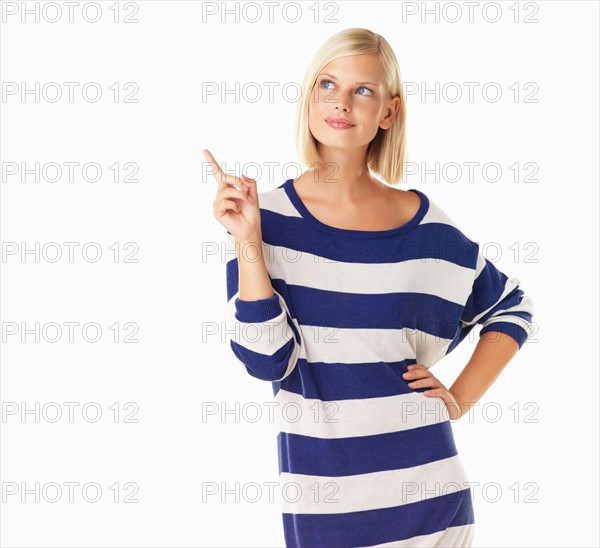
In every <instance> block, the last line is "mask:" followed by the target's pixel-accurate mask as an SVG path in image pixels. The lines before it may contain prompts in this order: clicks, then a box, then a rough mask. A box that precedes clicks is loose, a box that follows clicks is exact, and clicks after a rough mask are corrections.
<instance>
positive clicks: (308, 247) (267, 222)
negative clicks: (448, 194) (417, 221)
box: [261, 209, 478, 269]
mask: <svg viewBox="0 0 600 548" xmlns="http://www.w3.org/2000/svg"><path fill="white" fill-rule="evenodd" d="M261 223H262V224H263V241H264V242H265V243H267V244H270V245H274V246H281V247H285V248H288V250H286V252H285V253H286V255H285V257H284V260H286V258H287V260H288V261H290V262H293V260H294V259H293V258H294V256H301V253H310V254H313V255H317V256H319V257H322V258H323V259H324V260H330V261H340V262H347V263H356V262H360V263H398V262H402V261H409V260H414V259H425V258H430V259H440V260H445V261H449V262H452V263H454V264H457V265H460V266H463V267H465V268H471V269H475V267H476V266H477V249H478V245H477V243H475V242H472V241H471V240H469V239H468V238H467V237H466V236H464V235H463V234H462V233H461V232H460V231H459V230H457V229H456V228H454V227H453V226H451V225H447V224H444V223H426V224H423V225H419V226H417V227H415V228H414V229H413V230H412V231H410V232H409V233H408V234H406V235H405V236H402V235H400V236H397V237H395V238H375V239H373V240H369V243H368V245H365V244H364V242H363V245H361V246H360V248H357V242H356V241H355V240H349V239H346V238H343V237H342V236H340V235H338V234H326V235H324V234H323V232H321V231H320V230H318V229H316V228H315V227H314V226H313V225H311V224H309V223H307V222H306V221H304V220H303V219H302V218H301V217H288V216H286V215H282V214H280V213H276V212H274V211H270V210H268V209H263V210H261ZM282 227H285V230H282ZM279 260H281V257H280V258H279Z"/></svg>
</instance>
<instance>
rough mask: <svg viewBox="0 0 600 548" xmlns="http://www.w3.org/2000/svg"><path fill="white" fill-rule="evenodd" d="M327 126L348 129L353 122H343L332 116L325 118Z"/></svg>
mask: <svg viewBox="0 0 600 548" xmlns="http://www.w3.org/2000/svg"><path fill="white" fill-rule="evenodd" d="M325 121H326V122H327V124H328V125H329V126H331V127H332V128H334V129H350V128H351V127H354V125H353V124H349V123H348V122H344V121H342V120H334V119H332V118H330V119H328V120H325Z"/></svg>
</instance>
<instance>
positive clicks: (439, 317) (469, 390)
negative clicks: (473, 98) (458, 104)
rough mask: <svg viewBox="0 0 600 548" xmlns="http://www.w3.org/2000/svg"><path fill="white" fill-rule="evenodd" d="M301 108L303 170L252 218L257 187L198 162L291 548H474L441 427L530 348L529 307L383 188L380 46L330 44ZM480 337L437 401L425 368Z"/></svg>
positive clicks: (386, 97) (392, 71) (346, 38)
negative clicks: (272, 448) (269, 431)
mask: <svg viewBox="0 0 600 548" xmlns="http://www.w3.org/2000/svg"><path fill="white" fill-rule="evenodd" d="M302 91H303V93H302V98H301V100H300V101H299V103H298V111H297V135H298V148H299V153H300V157H301V160H302V161H303V163H305V164H306V165H308V166H309V169H308V171H306V172H304V173H302V175H300V177H298V178H297V179H295V180H292V179H289V180H287V181H285V182H284V183H282V184H281V185H280V186H278V187H277V188H274V189H271V190H269V191H268V192H265V193H261V195H260V207H259V195H258V192H257V187H256V181H255V180H253V179H248V178H247V177H245V176H242V177H236V176H233V175H227V174H225V173H223V172H222V171H221V169H220V168H219V166H218V164H217V162H216V160H215V159H214V157H213V156H212V155H211V154H210V153H209V152H208V151H205V156H206V158H207V160H208V161H209V162H210V163H211V164H212V165H213V168H214V170H215V171H214V173H215V177H216V178H217V180H218V182H219V188H218V192H217V197H216V199H215V201H214V215H215V217H216V219H217V220H218V221H219V222H220V223H221V224H222V225H223V226H224V227H225V228H226V229H227V241H228V242H229V243H230V244H231V245H232V249H233V248H234V246H235V250H236V258H235V259H232V260H230V261H229V262H228V263H227V266H226V274H227V299H228V306H229V316H228V320H229V321H230V322H231V323H230V329H231V330H230V331H229V332H230V333H235V334H232V340H231V349H232V350H233V353H234V355H235V357H236V358H237V361H239V363H241V364H242V365H243V366H244V369H245V370H246V371H247V372H248V373H249V374H250V375H252V376H253V377H256V378H258V379H261V380H265V381H270V382H272V386H273V392H274V395H275V400H276V401H277V402H278V403H279V404H280V406H279V409H281V413H280V414H279V415H278V418H279V427H280V433H279V435H278V447H279V472H280V479H281V480H282V481H281V487H282V500H283V525H284V534H285V541H286V544H287V546H311V547H314V546H318V547H343V546H410V547H415V546H454V547H460V546H471V545H472V543H473V535H474V529H473V527H474V510H473V506H472V500H471V496H470V491H469V486H468V479H467V476H466V473H465V471H464V469H463V466H462V463H461V460H460V457H459V455H458V452H457V449H456V446H455V442H454V438H453V433H452V426H451V421H452V420H455V419H458V418H460V417H461V416H462V415H464V414H465V413H466V412H467V411H468V410H469V408H470V407H471V406H472V405H473V404H475V402H477V400H479V399H480V398H481V396H482V395H483V394H484V393H485V392H486V390H487V389H488V388H489V387H490V385H491V384H492V383H493V382H494V380H495V379H496V378H497V376H498V375H499V374H500V372H501V371H502V369H503V368H504V366H505V365H506V364H507V363H508V362H509V361H510V359H511V358H512V357H513V356H514V354H515V353H516V352H517V350H518V349H519V348H520V347H521V346H522V345H523V343H524V342H525V341H526V340H527V339H528V338H529V337H530V335H531V333H532V329H531V328H532V323H531V322H532V314H533V306H532V300H531V298H530V297H528V296H526V295H525V294H524V292H523V291H522V290H521V289H520V287H519V284H520V281H519V279H518V278H511V279H508V278H507V276H506V275H504V274H503V273H502V272H500V271H499V270H498V269H497V268H495V267H494V265H493V264H492V263H490V262H489V261H488V260H487V259H485V258H484V257H483V255H482V253H481V250H480V247H479V244H478V243H476V242H474V241H472V240H470V239H469V238H467V237H466V236H465V235H464V234H463V232H461V230H460V229H459V228H458V227H457V226H456V224H455V223H454V222H453V221H452V220H451V219H450V218H449V217H448V216H447V215H446V214H445V213H444V212H443V210H442V209H441V208H440V207H438V206H437V205H436V204H435V202H434V201H432V200H431V199H430V198H429V197H428V196H427V195H426V194H425V193H423V192H422V191H420V190H415V189H410V190H407V191H403V190H399V189H397V188H394V187H393V186H390V185H394V184H396V183H398V182H399V181H400V180H401V179H402V175H403V167H404V161H405V108H406V107H405V101H404V96H403V91H402V83H401V80H400V72H399V68H398V63H397V60H396V57H395V55H394V53H393V51H392V49H391V47H390V45H389V44H388V42H387V41H386V40H385V39H384V38H383V37H382V36H380V35H378V34H376V33H373V32H371V31H369V30H367V29H347V30H345V31H343V32H340V33H338V34H336V35H334V36H333V37H331V38H330V39H329V40H328V41H327V42H326V43H325V44H324V45H323V46H322V47H321V49H320V50H319V51H318V52H317V54H316V55H315V58H314V59H313V61H312V63H311V65H310V66H309V68H308V71H307V73H306V76H305V79H304V82H303V85H302ZM373 173H375V174H378V175H379V176H380V177H381V179H383V180H385V181H386V183H389V184H386V183H384V182H382V181H380V180H378V179H377V178H376V177H375V176H374V175H373ZM476 324H479V325H481V326H482V328H481V330H480V339H479V341H478V344H477V347H476V349H475V351H474V353H473V356H472V358H471V359H470V361H469V363H468V364H467V365H466V367H465V368H464V370H463V371H462V372H461V374H460V376H459V377H458V379H457V380H456V382H455V383H454V384H453V385H452V386H451V387H450V388H449V389H448V388H446V387H445V386H444V385H443V384H442V383H441V382H440V381H439V380H438V379H437V378H436V377H435V376H434V375H433V374H432V372H431V368H432V366H433V365H434V364H435V363H437V362H438V361H439V360H440V359H442V358H443V357H444V356H445V355H447V354H448V353H449V352H450V351H451V350H453V349H454V348H455V347H456V345H458V344H459V343H460V342H461V341H462V340H463V339H464V338H465V336H466V335H467V334H468V333H469V332H470V331H471V329H472V328H473V327H474V326H475V325H476ZM484 334H485V337H482V336H481V335H484ZM290 410H291V411H290Z"/></svg>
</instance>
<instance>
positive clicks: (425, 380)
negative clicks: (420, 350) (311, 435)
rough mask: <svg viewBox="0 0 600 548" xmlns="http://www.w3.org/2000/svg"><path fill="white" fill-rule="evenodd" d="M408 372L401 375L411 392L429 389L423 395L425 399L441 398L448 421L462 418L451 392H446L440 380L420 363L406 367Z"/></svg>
mask: <svg viewBox="0 0 600 548" xmlns="http://www.w3.org/2000/svg"><path fill="white" fill-rule="evenodd" d="M406 369H408V371H406V373H403V374H402V377H403V378H404V379H407V380H408V379H410V381H411V382H409V383H408V386H410V387H411V388H412V389H413V390H414V389H416V388H429V390H425V392H423V394H424V395H425V396H427V397H430V398H431V397H438V398H442V400H443V401H444V403H445V404H446V409H448V415H449V418H450V420H456V419H460V417H461V416H462V414H461V412H460V406H459V405H458V402H457V401H456V398H455V397H454V396H453V395H452V392H450V390H448V389H447V388H446V387H445V386H444V385H443V384H442V383H441V382H440V380H439V379H438V378H437V377H436V376H435V375H434V374H433V373H432V372H431V371H429V369H427V367H425V366H424V365H423V364H422V363H415V364H412V365H409V366H407V367H406Z"/></svg>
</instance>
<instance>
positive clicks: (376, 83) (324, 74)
mask: <svg viewBox="0 0 600 548" xmlns="http://www.w3.org/2000/svg"><path fill="white" fill-rule="evenodd" d="M319 76H329V77H330V78H333V79H334V80H337V78H336V77H335V76H334V75H333V74H328V73H327V72H322V73H321V74H319ZM355 84H372V85H374V86H378V85H379V83H378V82H355Z"/></svg>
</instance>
